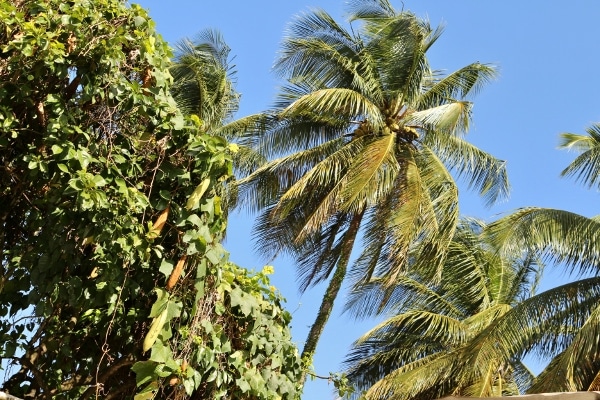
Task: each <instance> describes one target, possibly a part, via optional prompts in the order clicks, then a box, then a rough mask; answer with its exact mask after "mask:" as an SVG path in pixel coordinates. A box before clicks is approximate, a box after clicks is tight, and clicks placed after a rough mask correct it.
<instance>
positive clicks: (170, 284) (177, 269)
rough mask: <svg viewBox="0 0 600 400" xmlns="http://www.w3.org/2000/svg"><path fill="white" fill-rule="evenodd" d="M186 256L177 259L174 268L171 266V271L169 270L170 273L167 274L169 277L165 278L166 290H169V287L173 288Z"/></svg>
mask: <svg viewBox="0 0 600 400" xmlns="http://www.w3.org/2000/svg"><path fill="white" fill-rule="evenodd" d="M186 258H187V257H186V256H182V257H181V258H180V259H179V261H178V262H177V265H175V268H173V271H171V275H169V279H168V280H167V285H166V289H167V290H171V289H173V287H175V284H176V283H177V280H178V279H179V277H180V276H181V273H182V272H183V266H184V265H185V260H186Z"/></svg>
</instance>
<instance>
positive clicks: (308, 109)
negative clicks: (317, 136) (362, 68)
mask: <svg viewBox="0 0 600 400" xmlns="http://www.w3.org/2000/svg"><path fill="white" fill-rule="evenodd" d="M319 114H324V115H337V116H339V117H340V118H342V119H345V120H348V121H352V120H359V119H366V120H368V121H369V123H370V124H372V125H373V126H374V127H375V128H380V127H381V126H382V124H383V120H382V117H381V113H380V111H379V108H378V106H377V105H376V104H373V103H372V102H371V101H370V100H369V99H368V98H366V97H364V96H363V95H361V94H360V93H358V92H356V91H354V90H351V89H337V88H336V89H321V90H317V91H314V92H312V93H310V94H307V95H304V96H302V97H300V98H299V99H298V100H296V101H294V102H293V103H292V104H290V105H289V106H288V107H287V108H286V109H284V110H283V111H282V112H281V117H282V118H287V117H292V118H293V117H296V116H300V117H301V116H304V115H319Z"/></svg>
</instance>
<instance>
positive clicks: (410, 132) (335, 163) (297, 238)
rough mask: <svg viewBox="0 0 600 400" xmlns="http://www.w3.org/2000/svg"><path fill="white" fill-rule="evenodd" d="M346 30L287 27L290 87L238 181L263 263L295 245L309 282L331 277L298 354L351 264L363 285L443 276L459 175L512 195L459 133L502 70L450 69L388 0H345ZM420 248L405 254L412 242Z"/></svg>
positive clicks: (313, 338)
mask: <svg viewBox="0 0 600 400" xmlns="http://www.w3.org/2000/svg"><path fill="white" fill-rule="evenodd" d="M349 11H350V14H349V15H350V21H351V23H352V22H354V26H353V27H352V29H350V30H349V31H348V30H346V29H344V28H343V27H342V26H340V25H338V23H336V21H334V19H333V18H332V17H331V16H330V15H328V14H327V13H326V12H324V11H322V10H313V11H311V12H309V13H306V14H304V15H301V16H299V17H298V18H297V19H296V20H295V21H293V23H292V24H291V25H290V28H289V34H288V36H287V37H286V38H285V40H284V42H283V45H282V50H281V52H280V56H279V58H278V60H277V61H276V64H275V70H276V71H277V72H278V73H279V74H280V75H281V76H282V77H283V78H284V79H285V81H286V82H287V83H286V85H285V86H284V87H283V88H282V89H281V92H280V93H279V95H278V98H277V101H276V104H275V107H274V109H273V110H272V111H271V112H270V114H269V115H270V118H269V120H268V121H265V132H264V133H263V134H262V135H258V136H255V137H254V138H253V145H254V146H255V148H257V149H259V152H261V153H262V154H265V155H266V156H267V157H269V158H270V159H271V161H269V162H268V163H266V164H265V165H263V166H262V167H260V168H259V169H257V170H256V171H255V172H254V173H252V174H251V175H250V176H249V177H247V178H245V179H243V180H241V181H240V182H239V189H240V194H241V199H242V200H243V204H245V205H246V206H248V207H249V208H250V209H252V210H255V211H259V212H260V214H259V218H258V222H257V225H256V230H255V236H256V238H257V239H258V241H257V244H258V248H259V249H260V251H261V252H262V253H263V254H264V255H265V257H274V256H275V255H277V254H279V253H280V252H288V253H290V254H291V255H293V257H294V258H295V259H296V261H297V265H298V271H299V272H298V275H299V278H300V289H301V290H302V291H304V290H306V289H307V288H308V287H310V286H312V285H314V284H316V283H319V282H321V281H325V280H327V279H329V284H328V287H327V289H326V292H325V295H324V298H323V302H322V305H321V307H320V310H319V313H318V315H317V318H316V320H315V323H314V324H313V325H312V327H311V330H310V333H309V335H308V338H307V340H306V343H305V345H304V349H303V357H304V358H305V359H310V358H311V356H312V354H313V353H314V351H315V349H316V345H317V341H318V339H319V337H320V335H321V333H322V331H323V328H324V326H325V323H326V321H327V319H328V318H329V315H330V313H331V310H332V307H333V302H334V300H335V299H336V297H337V295H338V292H339V290H340V288H341V286H342V282H343V281H344V280H345V278H346V276H347V272H348V269H349V265H350V260H351V254H352V251H353V250H354V248H355V247H356V241H357V239H358V238H359V232H362V237H363V245H362V250H361V252H360V254H359V255H358V257H357V258H356V260H355V261H354V263H353V264H352V269H351V271H352V279H353V280H354V282H355V284H360V283H361V282H366V281H368V280H369V279H370V278H371V277H374V276H377V277H382V279H384V281H385V282H386V284H388V285H391V284H392V283H393V282H394V281H395V278H396V277H397V276H399V275H400V274H401V273H402V271H404V270H405V269H406V268H408V266H409V265H411V268H419V266H420V267H422V269H423V270H427V271H429V275H428V276H429V278H435V277H436V276H438V274H439V267H441V265H442V264H443V259H444V254H445V251H446V248H447V246H448V244H449V243H450V240H451V238H452V237H453V234H454V230H455V226H456V222H457V218H458V203H457V196H458V195H457V188H456V185H455V183H454V180H453V178H452V176H451V174H450V171H454V172H455V173H456V174H457V175H460V176H464V177H465V178H466V179H467V182H468V183H469V185H471V186H473V187H475V188H476V189H477V190H479V192H480V193H481V194H482V195H483V196H484V197H485V198H486V200H487V201H488V202H489V203H493V202H494V201H496V200H497V199H499V198H502V197H503V196H504V195H505V194H506V193H507V191H508V182H507V177H506V171H505V168H504V163H503V162H501V161H499V160H497V159H495V158H493V157H492V156H490V155H489V154H487V153H485V152H483V151H481V150H479V149H477V148H476V147H474V146H472V145H471V144H469V143H468V142H466V141H465V140H464V137H463V135H464V133H465V132H466V130H467V128H468V125H469V121H470V117H471V103H470V102H469V101H467V96H468V95H470V94H473V93H475V92H477V90H479V89H480V88H481V87H482V86H483V85H484V84H485V83H486V82H488V81H489V80H490V79H492V78H493V77H494V76H495V70H494V69H493V67H491V66H489V65H484V64H481V63H473V64H469V65H467V66H466V67H463V68H461V69H459V70H458V71H456V72H453V73H451V74H449V75H443V74H441V73H440V72H439V71H436V70H433V69H431V67H430V65H429V63H428V60H427V56H426V53H427V51H428V50H429V49H430V48H431V46H432V45H433V44H434V43H435V41H436V40H437V39H438V37H439V36H440V34H441V29H439V28H437V29H434V28H432V27H431V26H430V25H429V23H428V22H426V21H423V20H421V19H419V18H417V17H416V16H415V15H414V14H412V13H410V12H397V11H396V10H394V8H393V7H392V6H391V4H390V3H389V2H388V1H387V0H361V1H354V2H351V3H350V9H349ZM417 242H418V243H420V246H421V249H422V252H421V253H420V254H419V255H418V257H409V252H410V249H411V246H414V244H415V243H417Z"/></svg>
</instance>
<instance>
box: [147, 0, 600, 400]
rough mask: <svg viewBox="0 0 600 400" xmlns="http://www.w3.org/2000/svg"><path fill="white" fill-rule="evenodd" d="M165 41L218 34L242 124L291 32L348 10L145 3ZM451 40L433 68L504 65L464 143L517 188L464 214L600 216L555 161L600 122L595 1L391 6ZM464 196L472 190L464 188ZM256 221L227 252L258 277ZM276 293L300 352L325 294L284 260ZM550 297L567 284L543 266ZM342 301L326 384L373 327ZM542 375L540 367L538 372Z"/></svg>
mask: <svg viewBox="0 0 600 400" xmlns="http://www.w3.org/2000/svg"><path fill="white" fill-rule="evenodd" d="M138 3H139V4H141V5H142V7H144V8H146V9H149V11H150V15H151V17H152V18H153V19H154V20H155V22H156V29H157V31H158V32H159V33H160V34H161V35H162V36H163V37H164V38H165V39H166V40H167V41H169V42H170V43H172V44H174V43H175V42H176V41H178V40H180V39H182V38H184V37H189V38H193V37H194V35H195V34H197V33H198V32H199V31H200V30H202V29H206V28H215V29H217V30H219V31H220V32H221V33H222V34H223V36H224V38H225V40H226V42H227V43H228V44H229V46H230V47H231V49H232V55H233V56H235V59H234V64H235V65H236V69H237V71H238V73H237V78H238V84H237V89H238V91H239V92H241V93H242V100H241V108H240V111H239V115H238V116H240V117H241V116H243V115H247V114H251V113H254V112H259V111H261V110H264V109H266V108H268V107H269V106H270V105H271V103H272V100H273V99H274V95H275V93H276V90H277V87H278V85H279V82H278V81H277V79H276V77H275V76H274V75H273V74H272V73H271V66H272V64H273V61H274V59H275V57H276V54H277V51H278V46H279V43H280V41H281V39H282V37H283V35H284V31H285V27H286V25H287V23H288V22H289V21H290V20H291V19H292V18H293V16H294V15H297V14H299V13H301V12H305V11H307V10H309V9H310V8H323V9H325V10H326V11H328V12H329V13H330V14H331V15H332V16H334V17H335V18H336V19H337V20H338V21H340V22H342V21H344V0H287V1H285V0H254V1H241V0H234V1H211V2H201V1H197V0H195V1H192V0H171V1H164V0H143V1H138ZM392 3H393V5H394V6H395V7H396V8H397V9H401V8H402V7H404V9H407V10H411V11H412V12H414V13H415V14H417V15H418V16H420V17H424V18H428V19H429V20H430V21H431V23H432V24H433V25H439V24H443V25H444V26H445V31H444V34H443V35H442V37H441V38H440V39H439V40H438V41H437V43H436V44H435V45H434V47H433V48H432V50H431V51H430V53H429V57H430V62H431V64H432V66H433V68H436V69H442V70H447V71H448V72H450V71H453V70H455V69H458V68H460V67H462V66H464V65H466V64H468V63H471V62H474V61H480V62H485V63H492V64H495V65H497V66H498V68H499V71H500V75H499V78H498V79H497V80H496V81H494V82H492V83H491V84H490V85H489V86H488V87H486V88H484V90H483V91H482V92H481V93H480V94H479V95H478V96H476V97H475V98H474V99H473V100H474V102H475V107H474V110H473V114H474V123H473V125H472V128H471V131H470V133H469V136H468V138H469V139H470V140H471V142H473V143H474V144H476V145H477V146H479V147H480V148H482V149H484V150H486V151H488V152H490V153H492V154H493V155H495V156H496V157H498V158H500V159H503V160H506V161H507V168H508V172H509V178H510V182H511V186H512V190H511V195H510V198H509V200H508V201H506V202H503V203H500V204H498V205H495V206H494V207H492V208H485V207H484V202H483V201H482V200H481V199H479V198H478V197H477V196H476V194H475V193H473V192H470V191H468V188H466V187H462V188H461V213H462V214H463V215H468V216H473V217H478V218H482V219H484V220H486V221H492V220H494V219H496V218H497V217H498V216H500V215H503V214H506V213H508V212H511V211H513V210H515V209H517V208H519V207H527V206H543V207H551V208H558V209H564V210H569V211H573V212H577V213H580V214H583V215H585V216H588V217H589V216H593V215H596V213H598V207H597V202H596V201H597V196H598V194H597V193H596V192H595V191H594V190H588V189H586V188H584V187H583V186H581V185H580V184H578V183H577V182H575V181H574V180H573V179H565V178H560V171H561V170H562V169H563V168H564V167H565V166H566V165H567V164H568V163H569V162H570V161H571V160H572V159H573V158H574V154H573V153H569V152H567V151H564V150H557V145H558V136H559V134H560V133H561V132H575V133H583V132H584V130H585V128H586V127H588V126H589V125H590V124H591V123H593V122H597V121H600V74H599V73H598V68H599V66H600V41H599V40H598V39H599V38H600V2H598V1H597V0H571V1H569V2H559V1H548V0H527V1H523V0H504V1H481V0H455V1H449V0H405V1H404V2H400V1H394V0H392ZM463 186H464V185H463ZM251 225H252V217H251V216H248V215H244V214H238V213H235V214H233V215H232V216H231V218H230V221H229V231H228V238H227V242H226V247H227V249H228V250H229V251H230V252H231V258H232V259H233V260H234V261H235V262H236V263H238V264H240V265H242V266H244V267H247V268H255V269H260V268H261V267H262V265H263V264H264V263H265V260H262V259H261V258H260V254H259V252H257V251H256V250H255V249H254V246H253V243H252V241H251ZM272 264H273V265H274V266H275V271H276V272H275V275H274V276H273V280H272V283H273V284H274V285H275V286H277V287H278V288H279V290H280V291H281V292H282V293H283V295H284V296H285V297H286V298H287V300H288V302H287V308H288V310H289V311H290V312H292V313H293V317H294V318H293V322H292V325H293V335H294V340H295V341H296V342H297V343H298V344H299V347H302V342H303V341H304V339H305V336H306V333H307V332H308V329H309V326H310V324H311V323H312V321H313V318H314V316H315V313H316V310H317V307H318V305H319V303H320V300H321V296H322V291H323V289H324V288H321V287H317V288H315V289H312V290H309V291H308V292H306V293H305V294H304V295H302V296H300V295H299V294H298V291H297V287H296V285H295V270H294V265H293V264H292V263H291V262H290V260H287V259H276V260H274V261H273V262H272ZM547 271H549V274H548V276H547V277H546V279H545V280H544V282H543V287H550V286H554V285H556V284H559V283H562V282H563V281H564V280H565V279H567V278H566V277H565V276H564V275H563V274H562V273H561V272H560V270H559V268H554V269H553V268H552V266H548V267H547ZM343 302H344V299H343V298H342V299H339V300H338V303H337V304H336V305H337V307H336V309H335V310H334V313H333V314H334V315H333V318H332V320H331V321H330V323H329V325H328V327H327V328H326V330H325V332H324V336H323V339H322V341H321V343H320V345H319V348H318V349H317V354H316V356H315V364H314V365H315V370H316V372H317V373H319V374H321V375H327V374H328V373H329V372H333V371H338V370H339V369H340V364H341V362H342V360H343V358H344V355H345V354H346V352H347V350H348V348H349V346H350V344H351V343H352V341H353V340H355V339H356V338H357V337H358V336H360V335H361V334H362V333H364V332H365V331H366V330H367V329H368V328H369V327H371V326H372V325H373V321H362V322H356V321H354V320H352V319H350V317H348V316H345V315H343V314H342V313H341V306H342V305H343ZM534 367H535V365H534ZM303 398H304V399H333V398H335V396H334V394H333V387H332V385H330V384H327V382H322V381H312V382H309V383H308V384H307V387H306V390H305V394H304V396H303Z"/></svg>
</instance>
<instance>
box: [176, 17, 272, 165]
mask: <svg viewBox="0 0 600 400" xmlns="http://www.w3.org/2000/svg"><path fill="white" fill-rule="evenodd" d="M230 53H231V49H230V48H229V46H228V45H227V43H226V42H225V40H224V38H223V36H222V35H221V33H220V32H218V31H216V30H210V29H209V30H204V31H201V32H200V33H199V34H198V35H197V37H196V38H194V39H193V40H190V39H183V40H181V41H179V42H178V43H177V45H176V47H175V58H174V62H173V65H172V67H171V68H170V73H171V75H172V76H173V86H172V87H171V94H172V96H173V98H174V99H175V102H176V103H177V105H178V107H179V109H180V110H181V111H182V113H183V114H184V115H187V116H193V117H192V118H197V120H196V121H197V123H201V124H202V127H203V129H204V130H205V131H206V132H208V133H210V134H212V135H215V136H222V137H224V138H226V139H228V140H230V141H235V140H236V139H237V138H238V137H239V136H241V135H242V134H247V133H248V132H253V131H255V130H256V129H257V127H259V126H260V123H261V122H260V121H261V120H262V119H263V118H264V116H262V115H248V116H246V117H243V118H239V119H234V117H235V114H236V112H237V111H238V108H239V104H240V99H241V95H240V93H238V92H237V91H236V89H235V85H236V83H237V77H236V75H237V71H236V70H235V66H234V65H233V64H232V61H233V60H232V57H231V56H230ZM264 162H265V159H264V157H263V156H261V155H260V154H259V153H257V152H255V151H252V149H250V148H249V147H247V146H239V148H238V150H237V151H236V152H235V154H234V166H235V169H236V171H237V173H238V174H239V175H241V176H245V175H247V174H249V173H250V172H252V171H253V170H255V169H256V168H257V167H258V166H259V165H260V164H262V163H264Z"/></svg>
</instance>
